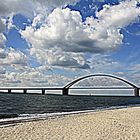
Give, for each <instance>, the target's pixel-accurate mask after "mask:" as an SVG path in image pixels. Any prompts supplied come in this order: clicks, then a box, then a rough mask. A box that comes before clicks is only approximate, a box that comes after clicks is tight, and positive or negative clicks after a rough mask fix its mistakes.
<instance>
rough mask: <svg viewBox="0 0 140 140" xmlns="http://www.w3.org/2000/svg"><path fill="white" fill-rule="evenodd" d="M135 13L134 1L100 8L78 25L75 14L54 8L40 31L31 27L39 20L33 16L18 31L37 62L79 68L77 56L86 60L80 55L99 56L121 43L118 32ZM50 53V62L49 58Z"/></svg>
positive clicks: (134, 17) (79, 20) (68, 10)
mask: <svg viewBox="0 0 140 140" xmlns="http://www.w3.org/2000/svg"><path fill="white" fill-rule="evenodd" d="M139 14H140V9H139V8H137V6H136V1H135V0H132V1H125V2H121V3H120V4H119V5H114V6H110V5H104V8H103V9H102V10H101V11H99V12H97V13H96V15H97V19H94V18H93V17H88V18H87V19H86V21H85V22H82V17H81V15H80V12H78V11H72V10H70V9H68V8H66V9H61V8H56V9H54V10H53V12H52V13H51V14H49V15H48V17H47V18H46V19H45V21H46V22H43V23H42V24H41V25H40V28H37V29H36V28H35V25H36V24H37V23H40V22H42V21H41V20H42V18H41V17H40V16H39V15H37V17H35V19H34V22H33V25H32V26H29V27H27V28H26V29H25V30H24V31H21V35H22V37H23V38H25V39H26V41H27V42H28V43H29V44H31V50H30V52H31V54H32V55H35V56H36V57H37V59H38V60H39V61H40V60H41V61H40V62H45V63H49V64H52V65H58V66H62V67H67V65H66V63H67V64H70V67H76V66H77V67H79V63H77V62H78V61H77V59H76V58H77V57H78V56H79V55H81V53H82V55H81V57H83V58H82V59H83V60H86V59H85V57H84V55H83V54H85V53H86V52H89V53H91V54H92V53H102V52H106V51H110V50H114V49H116V48H117V47H118V46H119V45H120V44H122V42H123V38H124V36H123V35H122V34H121V32H120V29H121V28H124V27H126V26H128V25H129V24H130V23H132V22H134V21H135V20H136V19H137V18H138V16H139ZM51 51H52V52H53V57H54V60H52V59H51V55H49V53H50V52H51ZM68 52H69V53H68ZM76 54H77V56H76ZM68 60H69V61H68ZM85 64H86V62H85ZM72 65H73V66H72ZM86 65H87V64H86Z"/></svg>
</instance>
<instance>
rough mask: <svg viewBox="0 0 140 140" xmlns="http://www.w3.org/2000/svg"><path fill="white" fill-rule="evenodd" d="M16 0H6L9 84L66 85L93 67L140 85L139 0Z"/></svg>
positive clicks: (1, 20) (5, 73)
mask: <svg viewBox="0 0 140 140" xmlns="http://www.w3.org/2000/svg"><path fill="white" fill-rule="evenodd" d="M13 2H15V3H14V4H13V5H14V6H11V8H9V9H7V7H6V6H10V5H11V3H10V2H9V1H8V0H4V1H3V2H0V5H1V6H0V12H1V13H0V38H1V41H0V49H1V52H0V65H1V66H0V67H1V71H0V74H1V77H2V81H1V83H2V85H3V86H51V85H55V86H61V85H64V84H65V83H66V82H68V81H71V80H72V79H74V78H76V77H79V76H83V75H87V74H91V73H108V74H114V75H118V76H120V77H124V78H126V79H128V80H130V81H132V82H133V83H135V84H137V85H140V57H139V55H140V46H139V44H140V17H139V16H140V9H139V2H138V1H137V2H136V1H135V0H129V1H127V0H126V1H120V0H68V1H65V0H62V1H61V2H60V1H54V0H53V1H51V2H50V1H48V0H42V1H41V2H40V1H38V0H35V1H34V2H33V1H30V2H29V1H27V0H25V1H24V2H23V1H22V0H19V1H16V0H15V1H13ZM4 6H5V7H4ZM6 9H7V10H6ZM60 78H61V79H62V81H60V80H59V79H60ZM42 83H43V84H42Z"/></svg>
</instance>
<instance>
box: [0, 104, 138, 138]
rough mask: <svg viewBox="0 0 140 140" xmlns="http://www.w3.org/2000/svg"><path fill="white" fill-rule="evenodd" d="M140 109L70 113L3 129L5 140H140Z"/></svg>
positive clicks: (0, 136) (0, 132)
mask: <svg viewBox="0 0 140 140" xmlns="http://www.w3.org/2000/svg"><path fill="white" fill-rule="evenodd" d="M139 118H140V106H139V107H127V108H120V109H113V110H102V111H97V112H87V113H79V114H71V115H66V116H63V117H59V116H58V117H54V118H49V119H44V120H38V121H31V122H23V123H19V124H15V125H11V126H8V127H3V128H0V134H1V135H0V139H3V140H9V139H10V140H18V139H22V140H29V139H30V140H40V139H41V140H46V139H47V140H56V139H57V140H63V139H64V140H79V139H80V140H85V139H86V140H88V139H89V140H90V139H94V140H101V139H103V140H108V139H109V140H117V139H122V140H126V139H127V140H138V139H140V120H139Z"/></svg>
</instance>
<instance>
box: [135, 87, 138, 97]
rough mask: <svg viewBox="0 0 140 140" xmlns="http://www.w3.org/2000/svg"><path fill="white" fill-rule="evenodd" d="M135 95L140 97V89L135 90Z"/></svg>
mask: <svg viewBox="0 0 140 140" xmlns="http://www.w3.org/2000/svg"><path fill="white" fill-rule="evenodd" d="M134 95H135V96H137V97H138V96H139V88H134Z"/></svg>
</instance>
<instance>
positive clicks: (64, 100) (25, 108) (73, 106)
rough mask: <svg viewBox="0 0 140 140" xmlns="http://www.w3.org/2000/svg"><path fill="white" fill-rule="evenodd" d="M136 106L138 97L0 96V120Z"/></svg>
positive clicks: (139, 101) (139, 99) (139, 102)
mask: <svg viewBox="0 0 140 140" xmlns="http://www.w3.org/2000/svg"><path fill="white" fill-rule="evenodd" d="M137 104H140V97H94V96H61V95H29V94H26V95H25V94H22V95H20V94H0V118H3V117H5V116H6V114H8V115H9V114H43V113H56V112H70V111H82V110H95V109H99V108H108V107H112V106H116V107H118V106H129V105H137ZM4 114H5V115H4Z"/></svg>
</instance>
